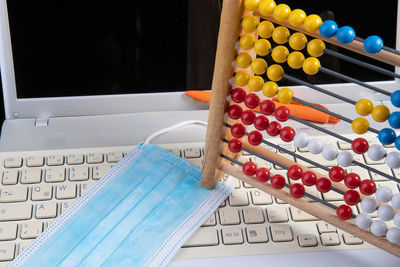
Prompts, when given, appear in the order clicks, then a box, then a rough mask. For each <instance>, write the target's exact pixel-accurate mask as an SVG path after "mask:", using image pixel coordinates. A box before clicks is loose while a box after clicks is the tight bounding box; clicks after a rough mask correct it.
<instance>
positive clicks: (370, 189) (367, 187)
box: [359, 179, 376, 196]
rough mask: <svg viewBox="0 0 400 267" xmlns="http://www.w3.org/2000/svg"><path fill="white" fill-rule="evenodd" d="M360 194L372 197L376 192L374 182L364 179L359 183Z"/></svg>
mask: <svg viewBox="0 0 400 267" xmlns="http://www.w3.org/2000/svg"><path fill="white" fill-rule="evenodd" d="M359 188H360V192H361V193H363V194H364V195H367V196H369V195H372V194H373V193H375V191H376V184H375V182H374V181H372V180H369V179H365V180H363V181H361V183H360V185H359Z"/></svg>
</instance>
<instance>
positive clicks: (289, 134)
mask: <svg viewBox="0 0 400 267" xmlns="http://www.w3.org/2000/svg"><path fill="white" fill-rule="evenodd" d="M295 135H296V132H295V130H294V129H293V128H292V127H290V126H286V127H283V128H282V129H281V130H280V131H279V136H280V138H281V140H282V141H284V142H292V141H293V138H294V136H295Z"/></svg>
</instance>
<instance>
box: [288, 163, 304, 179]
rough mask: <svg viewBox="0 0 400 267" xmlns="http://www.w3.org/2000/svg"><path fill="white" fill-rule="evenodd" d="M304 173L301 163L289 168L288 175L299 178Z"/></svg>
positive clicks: (291, 177)
mask: <svg viewBox="0 0 400 267" xmlns="http://www.w3.org/2000/svg"><path fill="white" fill-rule="evenodd" d="M302 174H303V169H302V168H300V166H299V165H292V166H290V167H289V169H288V170H287V175H288V177H289V178H290V179H293V180H299V179H300V178H301V175H302Z"/></svg>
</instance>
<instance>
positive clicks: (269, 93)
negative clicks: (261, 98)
mask: <svg viewBox="0 0 400 267" xmlns="http://www.w3.org/2000/svg"><path fill="white" fill-rule="evenodd" d="M278 90H279V87H278V85H277V84H276V83H274V82H271V81H268V82H266V83H264V85H263V87H262V92H263V94H264V95H265V96H266V97H274V96H276V93H277V92H278Z"/></svg>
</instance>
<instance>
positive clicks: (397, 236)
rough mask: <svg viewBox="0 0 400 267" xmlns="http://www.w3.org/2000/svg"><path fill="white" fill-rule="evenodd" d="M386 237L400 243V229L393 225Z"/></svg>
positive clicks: (394, 242)
mask: <svg viewBox="0 0 400 267" xmlns="http://www.w3.org/2000/svg"><path fill="white" fill-rule="evenodd" d="M386 238H387V240H389V242H390V243H393V244H400V229H399V228H396V227H391V228H389V230H387V232H386Z"/></svg>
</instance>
